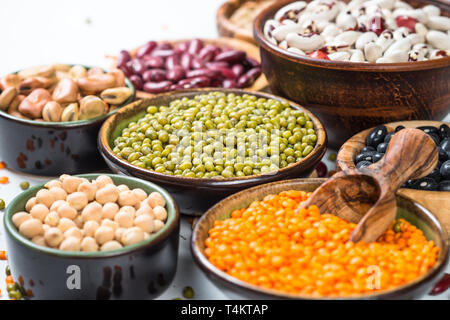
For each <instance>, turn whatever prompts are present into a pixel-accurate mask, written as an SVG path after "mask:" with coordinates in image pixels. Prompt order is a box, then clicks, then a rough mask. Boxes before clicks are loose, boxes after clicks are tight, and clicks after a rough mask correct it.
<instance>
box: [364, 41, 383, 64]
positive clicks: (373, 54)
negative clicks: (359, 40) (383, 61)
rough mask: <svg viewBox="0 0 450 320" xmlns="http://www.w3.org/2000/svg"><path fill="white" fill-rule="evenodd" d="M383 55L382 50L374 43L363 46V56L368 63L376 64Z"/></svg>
mask: <svg viewBox="0 0 450 320" xmlns="http://www.w3.org/2000/svg"><path fill="white" fill-rule="evenodd" d="M382 54H383V48H382V47H381V46H380V45H378V44H376V43H375V42H369V43H367V44H366V45H365V46H364V56H365V57H366V60H367V61H369V62H376V61H377V59H378V58H380V57H381V55H382Z"/></svg>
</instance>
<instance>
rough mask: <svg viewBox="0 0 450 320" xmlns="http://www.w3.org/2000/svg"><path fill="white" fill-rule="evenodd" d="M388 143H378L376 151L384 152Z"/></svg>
mask: <svg viewBox="0 0 450 320" xmlns="http://www.w3.org/2000/svg"><path fill="white" fill-rule="evenodd" d="M388 145H389V144H388V143H387V142H382V143H380V144H379V145H378V147H377V151H378V152H379V153H386V150H387V147H388Z"/></svg>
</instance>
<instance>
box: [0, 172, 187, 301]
mask: <svg viewBox="0 0 450 320" xmlns="http://www.w3.org/2000/svg"><path fill="white" fill-rule="evenodd" d="M109 176H110V177H111V178H112V180H113V181H114V183H115V184H116V185H119V184H125V185H127V186H129V187H130V188H142V189H143V190H145V191H146V192H147V193H150V192H153V191H157V192H159V193H161V194H162V196H163V197H164V199H165V200H166V203H167V205H166V207H167V212H168V218H167V222H166V224H165V226H164V227H163V228H162V229H161V230H160V231H158V232H157V233H156V234H154V235H152V236H151V237H150V239H148V240H145V241H143V242H140V243H137V244H134V245H131V246H127V247H124V248H121V249H118V250H113V251H106V252H66V251H61V250H57V249H52V248H47V247H42V246H39V245H36V244H34V243H33V242H31V241H30V240H28V239H26V238H25V237H23V236H22V235H21V234H20V233H19V232H18V230H17V228H16V227H15V226H14V224H13V222H12V219H11V218H12V216H13V214H14V213H16V212H18V211H24V209H25V204H26V202H27V201H28V199H30V198H31V197H33V196H34V195H35V194H36V193H37V191H39V190H40V189H41V188H43V186H44V184H42V185H40V186H36V187H33V188H31V189H29V190H27V191H24V192H22V193H21V194H20V195H18V196H17V197H16V198H15V199H14V200H13V201H12V202H11V203H10V204H9V206H8V208H7V209H6V212H5V214H4V217H3V223H4V226H5V230H6V232H5V238H6V249H7V252H8V263H9V265H10V267H11V272H12V276H13V278H14V279H15V280H16V281H17V282H20V283H23V289H24V292H27V291H28V290H31V293H32V297H30V298H34V299H39V300H40V299H45V300H46V299H51V300H53V299H68V300H73V299H83V300H84V299H100V300H107V299H153V298H156V297H157V296H159V295H160V294H161V293H162V292H164V291H165V290H166V289H167V288H168V287H169V285H170V283H171V282H172V280H173V278H174V275H175V271H176V267H177V257H178V241H179V228H180V225H179V223H180V221H179V220H180V217H179V213H178V207H177V204H176V202H175V201H174V200H173V199H172V197H171V196H170V195H169V193H167V191H165V190H164V189H163V188H161V187H159V186H157V185H155V184H153V183H150V182H147V181H142V180H139V179H135V178H131V177H124V176H117V175H109ZM79 177H82V178H87V179H89V180H93V179H95V178H96V177H98V174H85V175H79Z"/></svg>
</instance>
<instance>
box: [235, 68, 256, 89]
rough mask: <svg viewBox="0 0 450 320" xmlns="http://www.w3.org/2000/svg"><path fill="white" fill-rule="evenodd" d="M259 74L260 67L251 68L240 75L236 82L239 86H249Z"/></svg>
mask: <svg viewBox="0 0 450 320" xmlns="http://www.w3.org/2000/svg"><path fill="white" fill-rule="evenodd" d="M260 75H261V68H253V69H250V70H249V71H247V73H246V74H244V75H243V76H241V77H240V78H239V80H238V82H237V84H238V86H239V88H246V87H249V86H250V85H251V84H252V83H253V82H255V80H256V79H258V77H259V76H260Z"/></svg>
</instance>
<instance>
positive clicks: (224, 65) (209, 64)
mask: <svg viewBox="0 0 450 320" xmlns="http://www.w3.org/2000/svg"><path fill="white" fill-rule="evenodd" d="M205 66H206V67H207V68H210V69H214V68H228V67H229V65H228V63H226V62H223V61H222V62H207V63H205Z"/></svg>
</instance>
